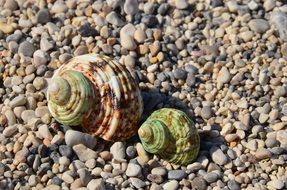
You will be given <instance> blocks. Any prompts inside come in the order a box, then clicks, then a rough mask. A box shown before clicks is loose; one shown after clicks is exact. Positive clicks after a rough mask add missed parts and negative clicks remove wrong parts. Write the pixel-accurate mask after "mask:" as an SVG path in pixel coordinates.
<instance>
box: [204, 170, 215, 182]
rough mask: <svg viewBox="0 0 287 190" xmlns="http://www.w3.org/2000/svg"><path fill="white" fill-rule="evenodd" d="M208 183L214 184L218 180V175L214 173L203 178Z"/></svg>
mask: <svg viewBox="0 0 287 190" xmlns="http://www.w3.org/2000/svg"><path fill="white" fill-rule="evenodd" d="M203 178H204V179H205V180H206V181H207V183H213V182H215V181H216V180H217V179H218V175H217V174H216V173H214V172H210V173H207V174H206V175H204V176H203Z"/></svg>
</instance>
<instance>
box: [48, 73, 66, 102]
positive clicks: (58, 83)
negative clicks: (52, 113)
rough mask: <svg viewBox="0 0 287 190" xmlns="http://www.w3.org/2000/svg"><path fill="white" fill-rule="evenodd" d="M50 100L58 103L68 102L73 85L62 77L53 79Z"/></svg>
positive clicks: (50, 87) (49, 89)
mask: <svg viewBox="0 0 287 190" xmlns="http://www.w3.org/2000/svg"><path fill="white" fill-rule="evenodd" d="M48 93H49V96H50V100H51V101H53V102H55V103H56V104H58V105H63V104H65V103H67V102H68V100H69V99H70V97H71V87H70V84H69V83H68V81H67V80H65V79H63V78H61V77H55V78H54V79H52V81H51V84H50V85H49V88H48Z"/></svg>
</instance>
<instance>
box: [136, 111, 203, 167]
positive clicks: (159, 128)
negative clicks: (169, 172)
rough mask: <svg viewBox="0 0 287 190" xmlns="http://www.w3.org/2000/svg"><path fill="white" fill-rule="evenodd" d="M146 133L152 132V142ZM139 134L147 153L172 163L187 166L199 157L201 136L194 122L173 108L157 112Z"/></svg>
mask: <svg viewBox="0 0 287 190" xmlns="http://www.w3.org/2000/svg"><path fill="white" fill-rule="evenodd" d="M146 131H152V135H153V138H152V140H150V139H149V140H146V139H148V138H145V137H144V136H145V134H149V133H147V132H146ZM138 132H139V136H140V139H141V141H142V144H143V146H144V148H145V150H146V151H148V152H150V153H154V154H156V155H158V156H159V157H160V158H163V159H165V160H167V161H169V162H171V163H175V164H181V165H187V164H189V163H191V162H192V161H193V160H194V159H195V158H196V157H197V155H198V152H199V147H200V142H199V135H198V133H197V130H196V128H195V127H194V124H193V122H192V121H191V120H190V119H189V118H188V116H187V115H186V114H185V113H184V112H182V111H179V110H176V109H171V108H163V109H160V110H157V111H155V112H154V113H153V114H152V115H151V116H150V117H149V118H148V119H147V121H146V122H144V123H143V125H142V126H141V127H140V129H139V131H138ZM143 134H144V135H143ZM143 137H144V138H143Z"/></svg>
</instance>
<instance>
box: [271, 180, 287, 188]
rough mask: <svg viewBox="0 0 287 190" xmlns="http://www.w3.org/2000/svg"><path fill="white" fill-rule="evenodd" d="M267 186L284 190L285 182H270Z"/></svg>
mask: <svg viewBox="0 0 287 190" xmlns="http://www.w3.org/2000/svg"><path fill="white" fill-rule="evenodd" d="M267 185H268V186H270V187H273V188H275V189H282V188H283V187H284V182H283V181H282V180H278V179H275V180H272V181H269V182H268V183H267Z"/></svg>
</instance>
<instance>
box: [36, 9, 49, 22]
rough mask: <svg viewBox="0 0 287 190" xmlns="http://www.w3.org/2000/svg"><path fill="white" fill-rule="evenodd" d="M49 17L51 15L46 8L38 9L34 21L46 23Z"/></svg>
mask: <svg viewBox="0 0 287 190" xmlns="http://www.w3.org/2000/svg"><path fill="white" fill-rule="evenodd" d="M50 19H51V15H50V12H49V10H48V9H45V8H44V9H40V10H39V12H38V13H37V14H36V21H37V23H40V24H46V23H47V22H49V21H50Z"/></svg>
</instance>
